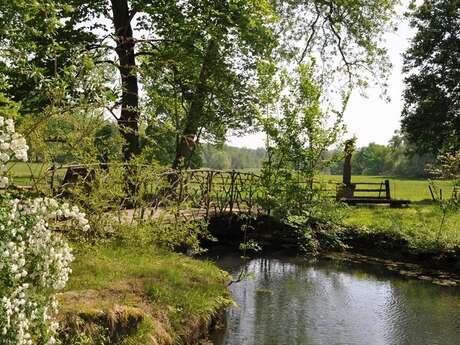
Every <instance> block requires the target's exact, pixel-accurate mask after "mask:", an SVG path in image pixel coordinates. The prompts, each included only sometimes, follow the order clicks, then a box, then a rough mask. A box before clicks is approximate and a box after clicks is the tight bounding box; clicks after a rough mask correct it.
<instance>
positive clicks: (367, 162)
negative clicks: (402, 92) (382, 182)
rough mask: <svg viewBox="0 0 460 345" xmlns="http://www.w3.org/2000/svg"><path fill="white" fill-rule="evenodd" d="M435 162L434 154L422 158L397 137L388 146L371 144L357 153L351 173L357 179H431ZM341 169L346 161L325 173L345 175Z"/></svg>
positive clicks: (353, 159) (404, 139)
mask: <svg viewBox="0 0 460 345" xmlns="http://www.w3.org/2000/svg"><path fill="white" fill-rule="evenodd" d="M336 152H337V151H335V152H331V153H330V154H333V153H336ZM434 160H435V159H434V156H433V155H431V154H423V155H421V154H418V153H416V152H414V147H413V145H412V144H410V143H408V142H407V140H406V138H405V137H403V136H401V135H400V134H399V133H395V135H394V136H393V137H392V138H391V140H390V142H389V144H388V145H379V144H375V143H370V144H369V145H367V146H364V147H361V148H359V149H357V150H356V152H354V154H353V158H352V171H353V174H355V175H382V176H383V175H386V176H398V177H409V178H426V177H429V176H430V173H429V171H428V170H427V166H428V165H429V164H430V163H433V162H434ZM342 167H343V161H342V160H338V161H336V162H335V163H334V164H333V165H332V166H331V167H330V169H329V170H327V169H326V171H328V172H331V173H333V174H342Z"/></svg>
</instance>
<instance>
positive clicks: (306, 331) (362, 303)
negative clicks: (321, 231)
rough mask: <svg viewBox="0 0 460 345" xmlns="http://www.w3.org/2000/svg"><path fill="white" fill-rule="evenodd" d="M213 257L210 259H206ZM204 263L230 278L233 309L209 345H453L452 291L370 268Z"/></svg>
mask: <svg viewBox="0 0 460 345" xmlns="http://www.w3.org/2000/svg"><path fill="white" fill-rule="evenodd" d="M212 256H213V257H212ZM211 258H212V259H213V260H214V261H215V262H216V263H217V264H218V265H219V266H220V267H221V268H223V269H225V270H227V271H228V272H230V273H231V274H232V275H233V276H238V274H239V272H241V270H244V272H246V273H247V275H248V277H247V278H246V279H243V280H242V281H240V282H237V283H234V284H232V285H231V286H230V289H231V292H232V294H233V297H234V300H235V302H236V304H237V306H235V307H231V308H229V309H228V310H227V313H226V321H225V326H224V327H221V329H219V330H218V331H216V332H215V333H214V334H213V338H212V340H213V342H214V344H215V345H323V344H324V345H405V344H407V345H425V344H426V345H459V344H460V289H458V288H446V287H440V286H435V285H433V284H431V283H429V282H425V281H420V280H416V279H407V278H403V277H401V276H399V275H396V274H394V273H391V272H388V271H386V270H385V269H384V268H383V267H379V266H374V265H364V264H363V265H361V264H352V263H346V262H341V261H333V260H327V259H324V260H317V261H308V260H306V259H304V258H299V257H289V256H286V255H282V256H279V255H277V256H276V258H275V256H272V257H259V258H254V259H250V260H242V259H241V258H240V256H239V254H238V253H237V254H235V253H233V254H222V253H220V254H219V255H217V254H214V255H211Z"/></svg>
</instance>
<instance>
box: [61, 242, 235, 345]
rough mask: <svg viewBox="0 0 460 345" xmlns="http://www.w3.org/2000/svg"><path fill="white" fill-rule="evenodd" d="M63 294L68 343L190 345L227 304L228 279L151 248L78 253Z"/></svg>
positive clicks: (109, 248)
mask: <svg viewBox="0 0 460 345" xmlns="http://www.w3.org/2000/svg"><path fill="white" fill-rule="evenodd" d="M76 254H77V255H76V260H75V261H74V263H73V267H72V268H73V273H72V276H71V279H70V281H69V284H68V285H67V288H66V291H65V292H64V293H62V294H60V296H59V299H60V304H61V318H62V323H63V324H64V325H66V326H67V329H66V330H64V332H63V334H62V338H63V340H64V341H63V342H64V343H65V344H88V345H90V344H91V345H92V344H98V345H102V344H147V345H149V344H152V345H153V344H181V343H183V344H188V343H192V342H193V341H196V339H197V338H199V337H200V336H202V335H203V334H205V333H206V331H207V329H208V327H209V324H210V322H211V320H212V319H213V317H214V316H215V315H216V314H217V313H218V312H219V311H220V310H221V309H222V308H223V307H224V306H226V305H228V304H229V303H230V299H229V295H228V291H227V287H226V281H227V279H228V277H227V275H226V273H224V272H222V271H221V270H219V269H218V268H217V267H216V266H215V265H213V264H212V263H210V262H203V261H197V260H194V259H192V258H189V257H186V256H183V255H180V254H174V253H170V252H165V251H163V250H159V249H152V248H137V247H126V246H116V245H110V246H107V247H90V248H84V249H79V250H77V252H76Z"/></svg>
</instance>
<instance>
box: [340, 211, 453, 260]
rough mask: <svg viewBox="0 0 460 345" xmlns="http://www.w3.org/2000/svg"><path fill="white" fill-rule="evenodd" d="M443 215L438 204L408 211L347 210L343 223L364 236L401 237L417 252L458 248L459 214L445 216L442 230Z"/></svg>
mask: <svg viewBox="0 0 460 345" xmlns="http://www.w3.org/2000/svg"><path fill="white" fill-rule="evenodd" d="M441 219H442V212H441V211H440V209H439V207H438V206H437V205H413V206H411V207H409V208H401V209H390V208H388V207H364V206H358V207H350V209H349V211H348V216H347V218H346V220H345V223H346V224H347V225H349V226H352V227H353V228H356V229H358V230H361V231H363V232H367V233H380V232H383V233H387V234H391V235H395V236H401V237H403V238H404V239H406V240H407V241H408V242H409V245H410V246H411V247H412V248H413V249H414V250H416V251H430V250H437V249H442V250H445V249H451V248H454V247H459V246H460V225H459V224H460V211H455V212H451V213H449V214H448V215H447V217H446V219H445V223H444V225H443V227H442V228H441V227H440V225H441Z"/></svg>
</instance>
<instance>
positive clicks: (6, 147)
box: [0, 116, 29, 188]
mask: <svg viewBox="0 0 460 345" xmlns="http://www.w3.org/2000/svg"><path fill="white" fill-rule="evenodd" d="M28 148H29V147H28V146H27V143H26V140H25V139H24V137H22V136H21V135H20V134H18V133H16V132H15V129H14V122H13V120H12V119H5V118H4V117H2V116H0V188H5V187H6V186H7V185H8V177H6V176H5V174H6V170H7V166H6V163H7V162H9V161H10V160H11V159H12V158H16V159H17V160H20V161H27V150H28Z"/></svg>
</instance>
